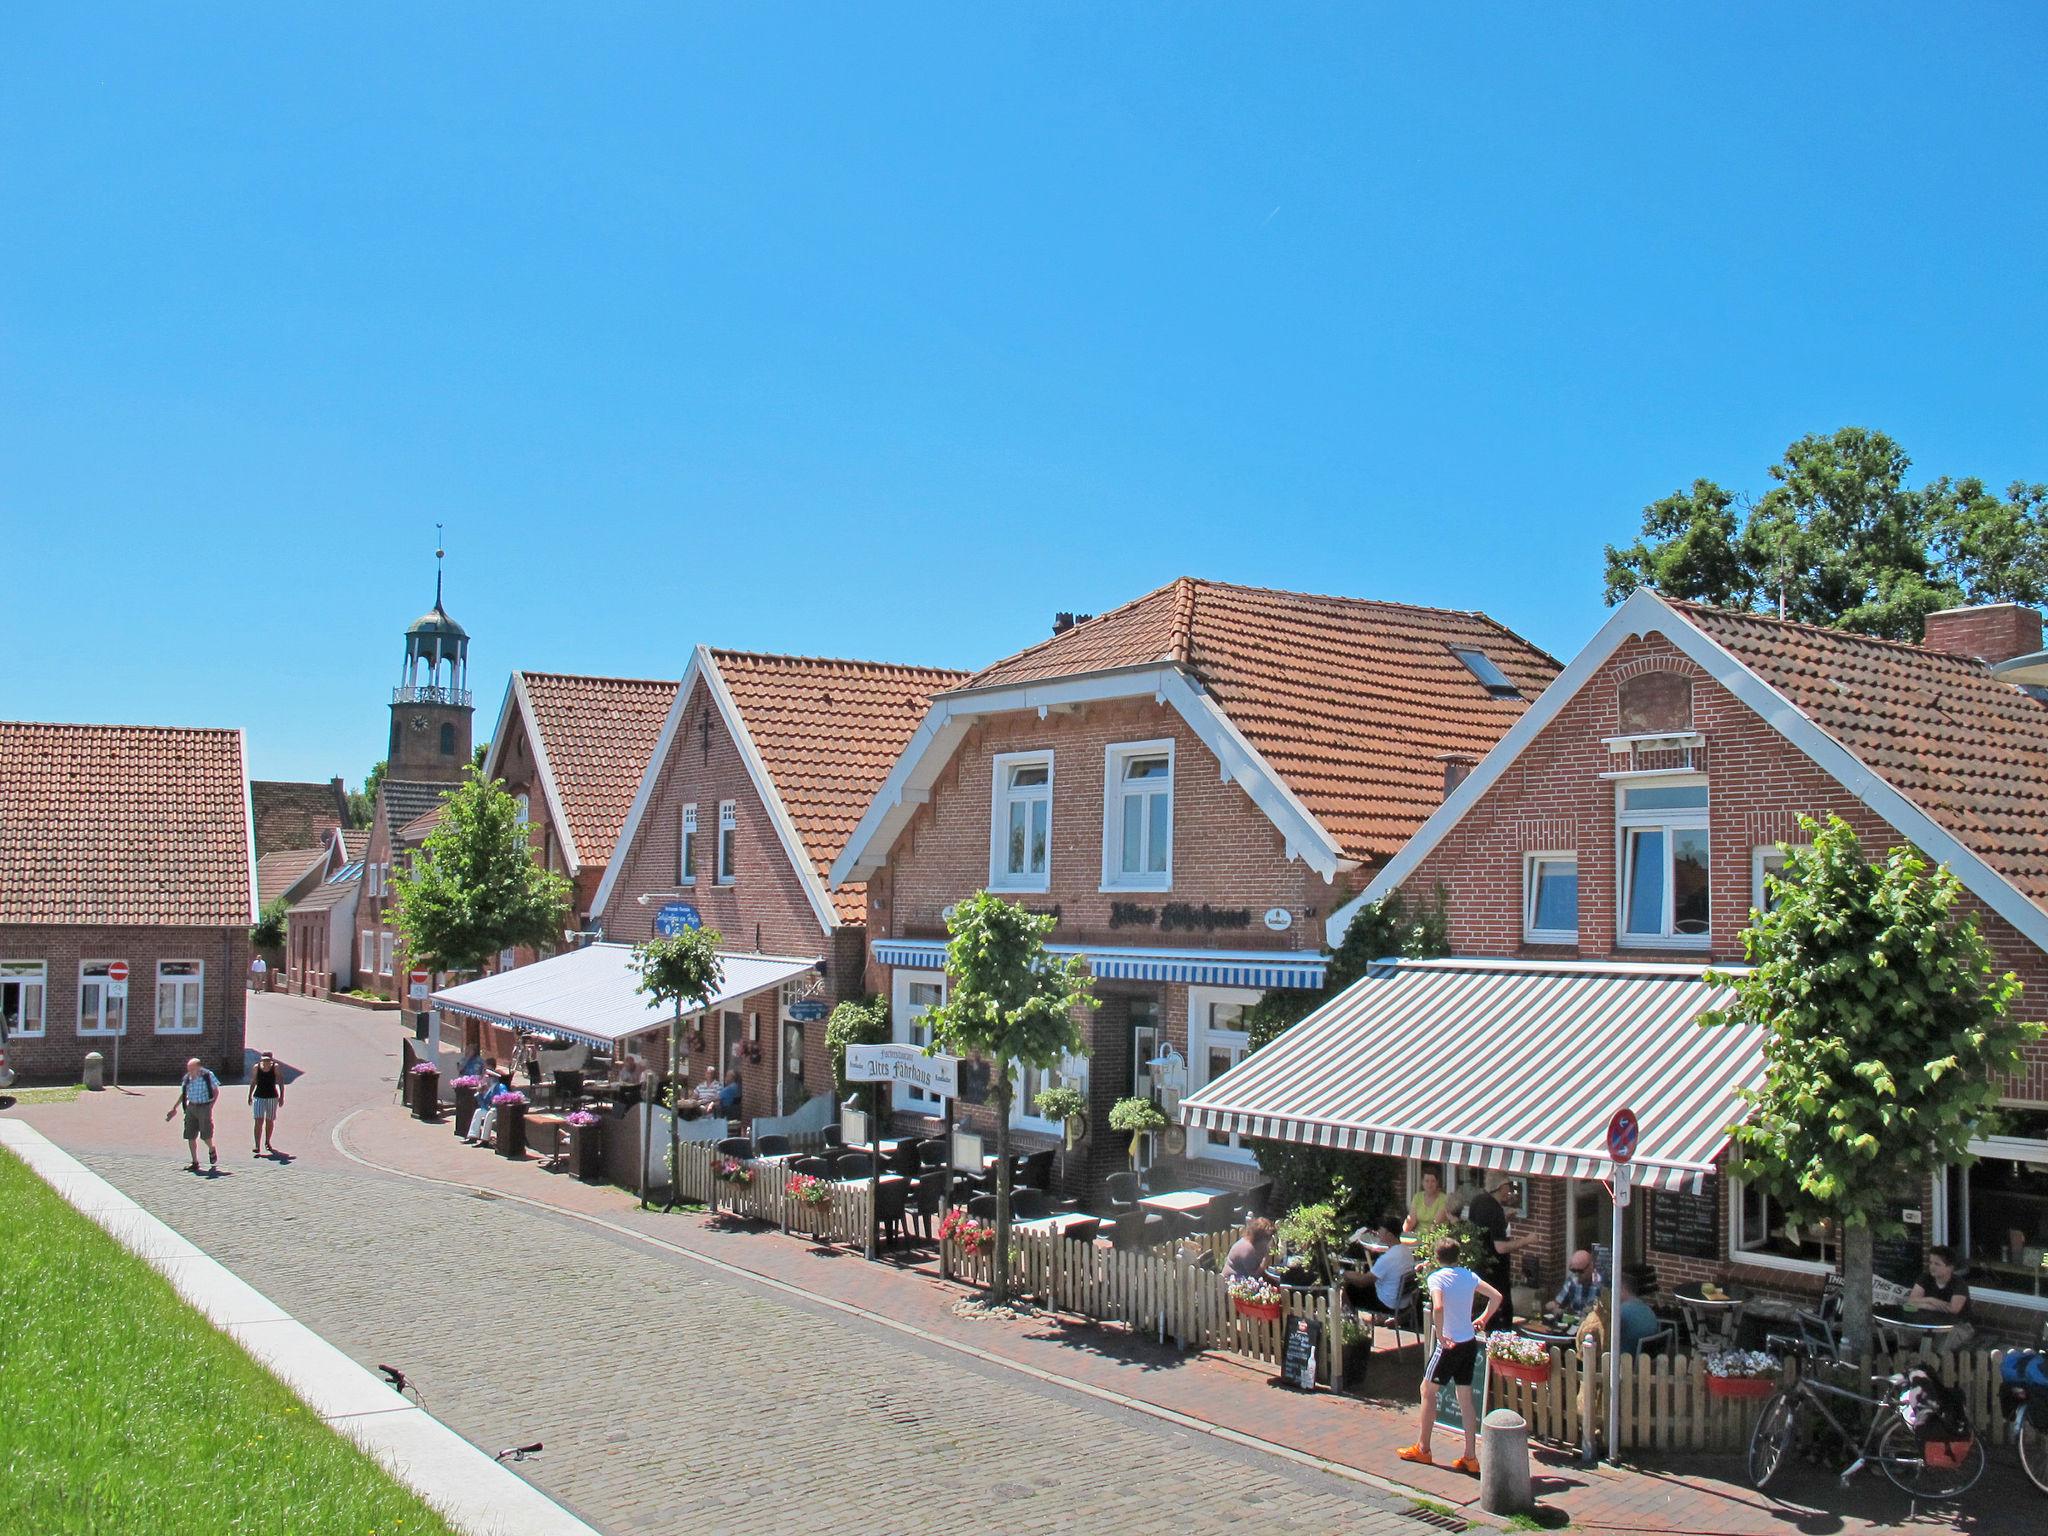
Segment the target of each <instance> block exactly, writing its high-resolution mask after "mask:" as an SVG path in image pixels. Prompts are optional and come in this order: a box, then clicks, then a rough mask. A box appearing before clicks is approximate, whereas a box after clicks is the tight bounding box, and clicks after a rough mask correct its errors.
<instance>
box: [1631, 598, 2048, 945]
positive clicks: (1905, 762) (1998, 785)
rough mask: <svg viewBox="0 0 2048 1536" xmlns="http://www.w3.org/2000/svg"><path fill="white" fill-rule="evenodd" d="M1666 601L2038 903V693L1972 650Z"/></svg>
mask: <svg viewBox="0 0 2048 1536" xmlns="http://www.w3.org/2000/svg"><path fill="white" fill-rule="evenodd" d="M1666 601H1667V602H1670V604H1671V606H1672V607H1673V608H1674V609H1676V610H1677V611H1678V612H1679V613H1681V614H1683V615H1684V616H1685V618H1686V619H1687V620H1688V621H1689V622H1691V623H1692V624H1693V626H1694V627H1695V628H1697V629H1698V630H1699V631H1700V632H1701V633H1702V634H1704V635H1706V636H1707V637H1708V638H1709V639H1711V640H1713V641H1714V642H1715V643H1716V644H1718V645H1720V646H1721V647H1722V648H1723V649H1725V650H1727V651H1728V652H1729V653H1730V654H1732V655H1733V656H1734V657H1735V658H1736V659H1737V660H1739V661H1740V662H1742V664H1743V665H1744V666H1746V667H1748V668H1749V669H1750V670H1751V671H1752V672H1754V673H1756V674H1757V676H1759V677H1761V678H1762V679H1763V680H1764V681H1765V682H1766V683H1768V684H1770V686H1771V687H1773V688H1775V689H1777V691H1778V692H1779V693H1781V694H1783V695H1784V696H1785V697H1786V698H1787V699H1789V700H1790V701H1791V702H1792V704H1793V706H1794V707H1795V708H1797V709H1798V710H1799V711H1800V713H1802V714H1803V715H1805V716H1806V717H1807V718H1808V719H1809V720H1811V721H1812V722H1813V723H1814V724H1815V725H1817V726H1819V727H1820V728H1821V729H1822V730H1823V731H1825V732H1826V733H1827V734H1828V735H1829V736H1832V737H1833V738H1834V739H1835V740H1836V741H1838V742H1840V743H1841V744H1842V746H1843V747H1845V748H1846V749H1847V750H1848V751H1849V752H1851V753H1853V754H1854V755H1855V756H1856V758H1857V759H1858V760H1859V761H1860V762H1862V763H1863V764H1864V766H1866V767H1867V768H1869V769H1870V770H1871V771H1872V772H1874V773H1877V774H1878V775H1880V776H1881V777H1882V778H1883V779H1884V780H1885V781H1886V782H1887V783H1888V784H1890V785H1891V787H1892V788H1893V789H1895V790H1897V791H1898V792H1899V793H1900V794H1902V795H1904V796H1905V797H1906V798H1907V799H1908V800H1911V801H1912V802H1913V803H1914V804H1915V805H1917V806H1919V807H1920V809H1921V810H1923V811H1925V812H1926V813H1927V814H1928V815H1929V816H1930V817H1932V818H1933V819H1934V820H1935V821H1937V822H1939V823H1940V824H1941V825H1942V826H1943V827H1946V828H1947V829H1948V831H1949V832H1951V833H1952V834H1953V835H1954V836H1955V838H1956V839H1957V841H1959V842H1961V843H1962V844H1963V845H1964V846H1965V847H1966V848H1968V849H1969V850H1970V851H1971V852H1972V853H1974V854H1976V855H1977V856H1978V857H1979V858H1981V859H1982V860H1983V861H1984V862H1985V863H1986V864H1988V865H1990V866H1991V867H1992V868H1993V869H1995V870H1996V871H1998V873H1999V874H2001V875H2003V876H2004V877H2005V878H2006V879H2007V880H2008V881H2010V882H2011V883H2012V884H2013V886H2014V887H2016V888H2017V889H2018V890H2020V891H2021V892H2023V893H2024V894H2025V895H2026V896H2027V897H2028V899H2029V900H2031V901H2032V902H2034V904H2035V905H2036V906H2043V907H2048V703H2043V702H2042V701H2041V700H2040V699H2037V698H2035V697H2034V696H2033V695H2031V694H2029V693H2026V692H2024V691H2022V690H2021V689H2019V688H2016V687H2014V686H2013V685H2012V684H2010V683H2007V682H2003V681H2001V680H2000V679H1998V678H1996V677H1993V676H1992V675H1991V672H1990V669H1989V668H1987V667H1986V666H1985V665H1984V663H1983V662H1981V661H1978V660H1976V659H1975V658H1973V657H1968V656H1952V655H1950V654H1948V653H1947V652H1946V651H1932V650H1928V649H1926V648H1925V647H1923V646H1917V645H1902V644H1900V643H1899V642H1897V641H1893V640H1874V639H1871V638H1870V637H1869V636H1866V635H1852V634H1846V633H1844V632H1842V631H1840V630H1834V629H1816V628H1814V627H1812V626H1811V625H1806V624H1793V623H1790V622H1787V621H1785V620H1781V619H1773V618H1765V617H1763V616H1761V615H1758V614H1750V613H1732V612H1729V611H1727V610H1725V609H1719V608H1707V607H1702V606H1701V605H1699V604H1697V603H1684V602H1677V601H1673V600H1671V599H1668V598H1667V599H1666Z"/></svg>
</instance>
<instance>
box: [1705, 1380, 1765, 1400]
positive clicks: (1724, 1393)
mask: <svg viewBox="0 0 2048 1536" xmlns="http://www.w3.org/2000/svg"><path fill="white" fill-rule="evenodd" d="M1777 1390H1778V1382H1777V1379H1776V1378H1775V1377H1772V1376H1715V1375H1712V1374H1709V1375H1708V1377H1707V1396H1709V1397H1742V1398H1757V1397H1769V1396H1770V1395H1771V1394H1772V1393H1773V1392H1775V1391H1777Z"/></svg>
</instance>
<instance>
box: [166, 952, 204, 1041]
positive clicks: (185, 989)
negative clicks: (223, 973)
mask: <svg viewBox="0 0 2048 1536" xmlns="http://www.w3.org/2000/svg"><path fill="white" fill-rule="evenodd" d="M205 981H206V963H205V962H204V961H203V960H159V961H158V962H157V967H156V1032H157V1033H158V1034H160V1035H196V1034H198V1033H199V1031H200V1027H201V1023H200V1019H201V1009H202V1007H203V1000H202V994H203V992H204V990H205Z"/></svg>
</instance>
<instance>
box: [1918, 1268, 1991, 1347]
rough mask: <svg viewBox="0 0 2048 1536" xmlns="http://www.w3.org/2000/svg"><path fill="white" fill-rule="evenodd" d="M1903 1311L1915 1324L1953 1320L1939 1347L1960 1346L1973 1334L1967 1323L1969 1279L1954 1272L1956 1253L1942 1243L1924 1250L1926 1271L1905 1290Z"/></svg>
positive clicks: (1968, 1322)
mask: <svg viewBox="0 0 2048 1536" xmlns="http://www.w3.org/2000/svg"><path fill="white" fill-rule="evenodd" d="M1906 1314H1907V1316H1909V1317H1910V1318H1911V1319H1912V1320H1913V1321H1914V1322H1916V1323H1953V1324H1955V1326H1954V1327H1953V1328H1951V1329H1950V1330H1949V1331H1948V1332H1947V1333H1945V1334H1943V1335H1941V1348H1942V1349H1944V1350H1951V1349H1961V1348H1962V1347H1963V1346H1964V1345H1965V1344H1967V1343H1969V1342H1970V1340H1971V1339H1972V1338H1973V1337H1974V1336H1975V1334H1976V1330H1975V1329H1974V1328H1972V1327H1971V1326H1970V1282H1969V1281H1967V1280H1965V1279H1964V1278H1963V1277H1962V1276H1961V1275H1959V1274H1957V1273H1956V1254H1955V1250H1954V1249H1953V1248H1950V1247H1948V1246H1947V1245H1945V1244H1942V1245H1937V1246H1936V1247H1933V1248H1930V1249H1928V1250H1927V1270H1926V1273H1924V1274H1923V1275H1921V1276H1920V1279H1919V1281H1918V1282H1917V1283H1916V1284H1915V1285H1914V1287H1913V1289H1912V1290H1911V1291H1909V1292H1907V1293H1906Z"/></svg>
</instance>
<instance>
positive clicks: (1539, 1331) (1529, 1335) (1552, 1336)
mask: <svg viewBox="0 0 2048 1536" xmlns="http://www.w3.org/2000/svg"><path fill="white" fill-rule="evenodd" d="M1515 1332H1517V1333H1519V1334H1521V1335H1522V1337H1524V1338H1526V1339H1534V1340H1535V1341H1536V1342H1537V1343H1538V1344H1549V1345H1552V1346H1554V1347H1556V1348H1558V1349H1577V1348H1578V1347H1579V1332H1578V1329H1577V1328H1576V1327H1573V1328H1566V1327H1565V1326H1564V1324H1563V1323H1562V1322H1557V1323H1551V1322H1529V1323H1517V1324H1515Z"/></svg>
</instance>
